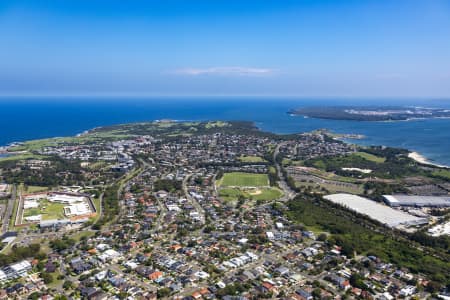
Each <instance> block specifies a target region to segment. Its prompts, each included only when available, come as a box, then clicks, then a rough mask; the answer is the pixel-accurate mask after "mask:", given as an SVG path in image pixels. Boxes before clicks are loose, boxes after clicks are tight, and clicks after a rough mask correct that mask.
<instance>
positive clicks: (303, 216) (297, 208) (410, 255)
mask: <svg viewBox="0 0 450 300" xmlns="http://www.w3.org/2000/svg"><path fill="white" fill-rule="evenodd" d="M288 207H289V211H288V212H287V214H288V216H289V217H290V218H291V219H292V220H295V221H297V222H301V223H303V224H304V225H306V226H310V227H312V228H316V229H319V230H325V231H328V232H330V233H331V234H332V235H331V236H330V238H329V241H330V242H331V243H336V244H337V245H339V246H341V247H342V249H343V253H344V254H345V255H347V256H350V257H352V256H353V255H354V253H355V252H356V253H358V254H365V255H374V256H377V257H379V258H381V259H382V260H384V261H386V262H392V263H394V264H396V265H398V266H400V267H407V268H409V269H410V270H411V271H412V272H414V273H423V274H425V275H427V276H429V277H430V278H431V279H432V280H434V281H437V282H440V283H442V284H450V278H449V277H448V274H450V260H449V256H448V253H446V252H447V251H448V250H447V251H445V250H442V248H440V249H441V250H439V249H429V248H427V247H425V246H422V247H420V246H419V245H418V244H415V243H413V242H412V241H411V240H408V239H407V236H405V235H404V234H402V233H400V232H397V231H395V230H391V229H389V228H386V227H384V226H383V225H382V224H380V223H378V222H375V221H373V220H370V219H369V218H368V217H366V216H362V215H359V214H357V213H356V212H353V211H350V210H347V209H345V208H342V207H341V206H339V205H336V204H333V203H331V202H329V201H326V200H324V199H322V198H321V197H320V196H316V195H313V194H304V195H301V196H298V197H296V198H295V199H294V200H292V201H290V202H289V203H288ZM414 239H415V240H416V241H418V242H422V241H421V240H420V238H419V236H416V237H415V238H414ZM426 244H430V246H434V244H432V243H431V242H429V241H427V242H426ZM436 245H439V246H440V247H446V245H447V246H448V244H446V245H445V244H442V242H436ZM419 247H420V248H421V249H420V250H419Z"/></svg>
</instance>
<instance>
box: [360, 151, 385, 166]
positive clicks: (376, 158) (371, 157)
mask: <svg viewBox="0 0 450 300" xmlns="http://www.w3.org/2000/svg"><path fill="white" fill-rule="evenodd" d="M353 155H357V156H360V157H362V158H364V159H366V160H369V161H373V162H376V163H379V164H382V163H384V162H385V161H386V158H385V157H380V156H376V155H373V154H370V153H367V152H355V153H354V154H353Z"/></svg>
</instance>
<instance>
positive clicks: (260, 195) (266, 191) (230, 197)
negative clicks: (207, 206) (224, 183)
mask: <svg viewBox="0 0 450 300" xmlns="http://www.w3.org/2000/svg"><path fill="white" fill-rule="evenodd" d="M219 196H220V198H222V199H223V200H224V201H234V200H238V199H239V197H240V196H242V197H244V198H245V199H250V200H263V201H271V200H276V199H278V198H281V197H282V196H283V192H282V191H281V190H280V189H278V188H275V187H263V188H257V189H245V188H223V189H221V190H220V191H219Z"/></svg>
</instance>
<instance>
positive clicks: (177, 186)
mask: <svg viewBox="0 0 450 300" xmlns="http://www.w3.org/2000/svg"><path fill="white" fill-rule="evenodd" d="M181 188H182V182H181V181H178V180H170V179H160V180H156V181H155V183H154V184H153V190H154V191H155V192H158V191H167V192H174V191H179V190H181Z"/></svg>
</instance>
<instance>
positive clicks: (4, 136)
mask: <svg viewBox="0 0 450 300" xmlns="http://www.w3.org/2000/svg"><path fill="white" fill-rule="evenodd" d="M317 105H324V106H326V105H333V106H336V105H415V106H427V107H445V108H450V100H399V99H381V100H380V99H283V98H270V99H269V98H259V99H257V98H224V97H213V98H206V97H202V98H195V99H194V98H148V99H143V98H120V99H119V98H97V99H93V98H92V99H91V98H79V99H77V98H74V97H71V98H55V97H52V98H43V97H41V98H0V145H6V144H8V143H11V142H14V141H24V140H30V139H38V138H46V137H55V136H70V135H75V134H77V133H80V132H83V131H85V130H87V129H91V128H93V127H97V126H102V125H111V124H118V123H129V122H139V121H151V120H157V119H174V120H248V121H254V122H255V123H256V125H257V126H258V127H259V128H261V129H262V130H265V131H271V132H275V133H296V132H306V131H311V130H315V129H319V128H327V129H330V130H332V131H333V132H337V133H355V134H356V133H357V134H363V135H365V136H366V139H364V140H357V141H354V142H356V143H359V144H364V145H386V146H394V147H402V148H406V149H409V150H414V151H417V152H420V153H421V154H422V155H424V156H425V157H427V158H428V159H429V160H431V161H434V162H436V163H439V164H445V165H450V119H431V120H415V121H401V122H356V121H338V120H320V119H310V118H303V117H300V116H290V115H289V114H287V111H288V110H289V109H291V108H297V107H302V106H317Z"/></svg>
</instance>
